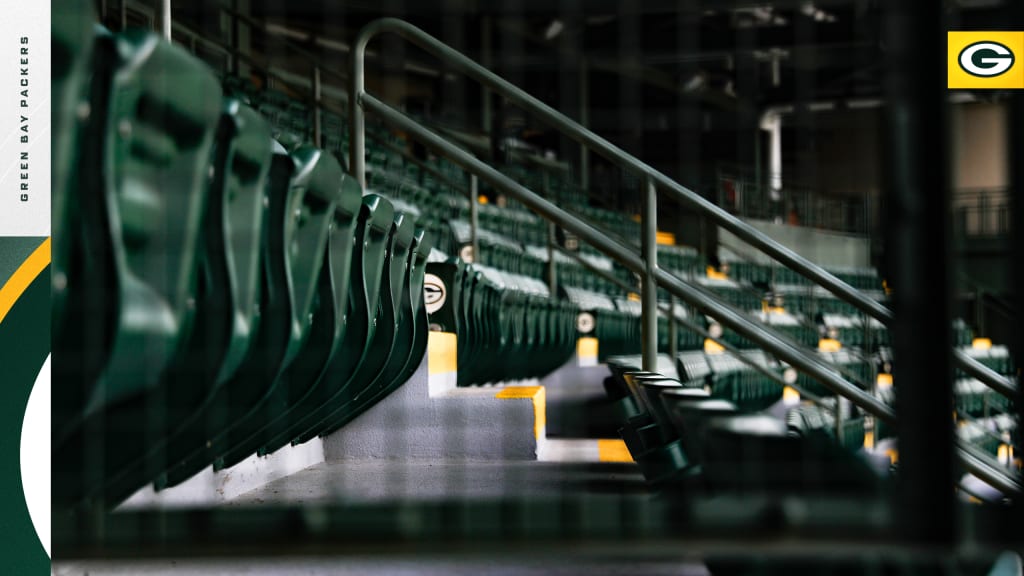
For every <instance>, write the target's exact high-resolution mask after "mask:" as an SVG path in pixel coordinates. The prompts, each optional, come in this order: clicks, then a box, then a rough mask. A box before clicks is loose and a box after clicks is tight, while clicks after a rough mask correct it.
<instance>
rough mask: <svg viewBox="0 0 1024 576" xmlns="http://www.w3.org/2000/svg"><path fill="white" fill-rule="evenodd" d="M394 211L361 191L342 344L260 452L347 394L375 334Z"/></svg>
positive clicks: (309, 424) (313, 421)
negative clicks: (305, 400) (306, 400)
mask: <svg viewBox="0 0 1024 576" xmlns="http://www.w3.org/2000/svg"><path fill="white" fill-rule="evenodd" d="M394 216H395V215H394V209H393V208H392V206H391V204H390V203H389V202H387V201H386V200H384V199H383V198H381V197H379V196H376V195H373V194H369V195H365V196H363V198H362V205H361V206H360V208H359V216H358V220H357V223H356V233H355V238H356V242H355V243H353V253H352V264H351V266H352V272H351V276H350V277H351V286H350V288H349V303H348V312H347V314H346V315H347V322H348V324H347V326H346V328H345V335H344V339H343V342H342V344H341V346H342V348H341V349H340V350H339V351H338V353H336V354H335V355H334V356H333V357H332V359H331V362H330V363H328V365H327V367H326V369H325V371H324V373H323V374H322V375H321V379H325V380H324V382H326V383H327V385H328V386H327V387H325V388H322V389H318V391H317V392H316V393H315V394H314V395H313V396H312V397H311V400H310V401H312V399H314V398H315V399H316V400H318V401H319V402H318V403H317V404H316V405H315V406H310V405H309V404H306V406H310V407H309V408H308V409H307V408H305V407H303V408H301V409H299V410H297V411H296V414H295V418H296V420H294V421H292V422H289V426H288V429H287V431H286V432H285V433H281V434H278V435H277V436H276V437H275V438H273V439H270V440H267V441H265V442H264V443H263V447H262V448H260V453H263V454H269V453H271V452H274V451H276V450H278V449H279V448H281V447H282V446H285V445H287V444H288V443H289V442H292V441H293V440H296V439H297V438H299V436H300V435H303V434H304V433H307V432H309V431H310V430H311V429H312V428H313V427H314V426H316V425H317V424H319V423H320V422H322V421H323V420H324V418H326V417H327V416H329V415H330V414H332V413H333V412H334V410H336V409H337V408H339V407H341V406H343V405H344V404H345V403H347V402H348V401H349V400H350V399H351V397H352V390H350V388H351V387H353V386H355V385H356V384H357V383H358V382H357V381H356V380H355V378H354V376H355V375H356V373H357V372H358V369H359V367H360V366H362V365H363V364H364V362H365V361H366V358H367V357H368V355H369V352H370V348H371V342H372V341H373V337H374V334H375V333H376V318H377V315H378V307H379V306H380V303H379V301H380V292H381V286H382V278H383V275H384V265H385V252H386V249H387V246H388V240H389V236H390V234H391V229H392V227H393V226H394ZM314 436H315V434H313V435H312V436H310V438H312V437H314Z"/></svg>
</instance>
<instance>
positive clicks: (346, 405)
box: [297, 213, 416, 442]
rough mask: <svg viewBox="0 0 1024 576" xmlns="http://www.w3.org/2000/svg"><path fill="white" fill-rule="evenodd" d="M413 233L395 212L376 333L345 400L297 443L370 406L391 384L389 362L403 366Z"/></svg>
mask: <svg viewBox="0 0 1024 576" xmlns="http://www.w3.org/2000/svg"><path fill="white" fill-rule="evenodd" d="M415 233H416V230H415V227H414V225H413V222H412V219H411V218H409V217H408V216H406V215H405V214H402V213H395V215H394V225H393V227H392V229H391V232H390V234H389V237H388V243H387V250H386V256H385V260H384V274H383V276H382V277H381V284H380V302H379V305H378V307H377V315H376V316H375V320H376V330H375V331H374V333H373V337H372V338H370V339H368V340H367V345H368V346H369V350H368V354H367V356H366V358H365V359H364V361H363V363H362V364H361V365H360V366H359V368H357V369H356V372H355V373H354V374H353V375H352V377H351V382H350V384H349V390H348V393H347V394H348V395H349V397H348V398H346V400H345V402H343V403H341V404H339V405H338V407H337V408H336V409H335V410H334V412H332V413H330V414H328V415H327V416H326V417H325V418H324V419H323V420H321V421H320V422H319V423H317V424H314V425H313V426H312V427H311V428H310V429H309V430H308V431H306V432H305V433H303V434H302V435H300V436H299V437H298V438H297V441H298V442H305V441H308V440H311V439H312V438H314V437H316V436H318V435H319V434H321V433H322V432H324V431H326V430H333V429H335V428H337V427H338V426H340V425H341V424H342V423H344V422H347V421H348V419H349V418H351V416H352V414H354V413H358V410H361V409H363V408H365V407H366V406H367V405H369V404H370V403H372V402H373V400H374V399H376V398H378V396H377V394H378V393H379V392H380V391H381V390H382V389H383V388H384V387H386V386H388V385H389V384H391V382H390V378H389V377H387V376H386V373H387V369H388V366H389V365H390V363H391V362H396V363H399V361H400V363H401V364H402V365H403V366H404V363H405V358H404V357H402V358H400V359H399V358H397V357H396V356H395V349H396V347H401V346H400V345H399V343H398V338H399V335H405V333H404V332H403V331H402V330H401V329H402V328H403V323H402V317H401V316H402V314H401V313H402V312H403V307H402V302H403V296H404V295H405V294H407V293H408V292H407V291H408V286H409V282H410V280H411V278H410V272H411V268H410V263H411V261H412V256H413V254H412V248H413V240H414V237H415ZM410 312H411V310H410ZM401 348H402V349H403V350H405V348H404V347H401Z"/></svg>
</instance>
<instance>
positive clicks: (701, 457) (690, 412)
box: [605, 357, 883, 498]
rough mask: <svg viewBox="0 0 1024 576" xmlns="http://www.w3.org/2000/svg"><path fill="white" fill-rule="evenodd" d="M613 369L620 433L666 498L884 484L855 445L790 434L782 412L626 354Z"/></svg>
mask: <svg viewBox="0 0 1024 576" xmlns="http://www.w3.org/2000/svg"><path fill="white" fill-rule="evenodd" d="M608 367H609V369H610V371H611V376H610V377H609V378H608V379H606V380H605V390H606V391H607V393H608V396H609V400H610V401H611V402H612V403H613V405H614V406H615V407H616V408H617V410H616V412H617V413H619V414H620V415H621V417H622V422H621V424H622V427H621V429H620V434H621V435H622V439H623V441H624V443H625V445H626V448H627V449H628V450H629V452H630V455H631V456H632V458H633V460H634V461H636V463H637V464H638V465H639V468H640V470H641V472H642V473H643V475H644V477H645V479H646V480H647V481H648V482H649V483H650V484H652V485H654V486H655V487H657V488H658V489H659V490H660V491H661V492H660V493H661V495H662V496H663V497H668V498H672V497H676V496H679V497H683V498H692V497H694V496H695V495H699V494H715V495H720V494H722V493H723V492H732V493H739V494H759V495H763V494H765V493H770V494H773V495H781V494H785V493H794V494H801V495H803V496H806V495H807V494H808V493H820V494H825V493H828V494H854V493H855V494H861V495H863V494H864V493H872V492H874V491H876V490H878V488H879V487H880V486H881V484H882V483H883V480H882V479H881V478H879V477H878V476H877V475H876V474H875V473H874V472H873V470H872V469H871V468H870V466H869V465H868V463H867V462H866V461H865V460H863V459H861V458H860V457H858V456H857V455H856V454H855V453H854V452H853V451H852V450H849V449H844V447H843V446H840V445H837V444H836V443H835V441H834V440H833V439H831V438H829V437H828V436H827V435H826V434H811V433H804V434H801V433H793V430H792V429H791V428H790V427H789V426H787V423H786V422H785V421H783V420H782V419H781V418H778V417H775V416H772V415H770V414H768V413H764V412H757V411H754V410H756V408H757V405H758V404H759V403H758V402H744V403H745V404H746V405H741V404H737V403H735V402H733V401H732V400H727V399H725V398H722V397H718V398H716V397H714V393H713V392H712V391H708V390H706V389H704V388H703V387H699V386H693V383H692V382H689V381H686V380H680V379H678V378H674V377H672V376H666V375H664V374H663V373H660V372H650V371H643V370H641V369H640V368H639V366H638V362H636V361H635V359H631V358H628V357H617V358H612V359H609V362H608ZM659 368H660V366H659ZM776 388H778V386H776ZM744 400H745V399H744ZM762 404H763V402H762Z"/></svg>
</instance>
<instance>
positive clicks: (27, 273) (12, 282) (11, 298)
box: [0, 238, 50, 323]
mask: <svg viewBox="0 0 1024 576" xmlns="http://www.w3.org/2000/svg"><path fill="white" fill-rule="evenodd" d="M49 265H50V239H49V238H47V239H46V240H44V241H43V243H42V244H40V245H39V247H38V248H36V249H35V251H34V252H32V254H30V255H29V257H28V258H26V259H25V261H24V262H22V263H21V266H18V269H17V270H15V271H14V274H13V275H11V277H10V278H9V279H8V280H7V283H6V284H4V287H3V288H0V323H2V322H3V321H4V318H6V317H7V313H8V312H10V311H11V308H12V307H13V306H14V303H15V302H17V301H18V298H21V295H22V294H23V293H24V292H25V289H27V288H28V287H29V285H30V284H32V282H33V281H34V280H35V279H36V277H37V276H39V273H40V272H42V271H43V270H45V269H46V267H47V266H49Z"/></svg>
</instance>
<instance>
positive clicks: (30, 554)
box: [0, 239, 50, 574]
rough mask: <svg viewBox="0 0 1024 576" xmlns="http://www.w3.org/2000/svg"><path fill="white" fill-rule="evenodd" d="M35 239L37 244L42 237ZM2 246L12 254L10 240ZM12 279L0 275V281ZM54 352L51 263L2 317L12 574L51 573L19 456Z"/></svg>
mask: <svg viewBox="0 0 1024 576" xmlns="http://www.w3.org/2000/svg"><path fill="white" fill-rule="evenodd" d="M5 240H7V239H5ZM19 240H20V239H19ZM35 244H36V246H38V245H39V240H36V241H35ZM0 248H3V249H4V251H5V252H7V253H8V254H10V251H8V250H7V248H8V246H7V244H6V243H4V244H3V245H0ZM23 260H24V258H23ZM5 272H6V273H5V274H4V276H10V277H13V276H14V274H11V272H12V271H10V270H7V271H5ZM15 274H16V272H15ZM9 279H10V278H3V280H0V286H2V285H4V284H5V283H6V282H7V281H8V280H9ZM49 353H50V267H49V266H46V267H45V268H44V269H43V271H42V272H41V273H39V274H38V275H36V276H35V278H34V279H32V280H31V283H30V284H28V286H27V288H25V290H24V291H23V292H21V294H20V296H19V297H18V298H17V300H15V301H14V303H13V305H11V307H10V310H9V311H8V312H7V314H6V316H4V318H3V321H2V322H0V374H2V376H0V459H2V463H0V491H2V494H3V495H4V497H3V498H0V533H2V534H3V535H4V538H3V544H2V546H3V547H4V548H6V550H4V552H5V554H4V556H5V564H6V566H7V568H6V570H5V571H6V572H7V573H10V574H49V573H50V559H49V557H48V556H47V554H46V551H45V550H44V548H43V546H42V543H40V542H39V538H38V536H37V535H36V531H35V528H34V527H33V525H32V519H31V517H30V516H29V511H28V506H27V504H26V502H25V496H24V489H23V487H22V481H21V460H20V453H21V450H20V447H21V428H22V422H23V419H24V415H25V407H26V405H27V403H28V398H29V394H30V393H31V392H32V386H33V385H34V384H35V381H36V377H37V376H38V375H39V371H40V369H41V368H42V366H43V363H44V362H45V361H46V357H47V355H49ZM39 457H40V458H49V457H50V456H49V454H40V455H39Z"/></svg>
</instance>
